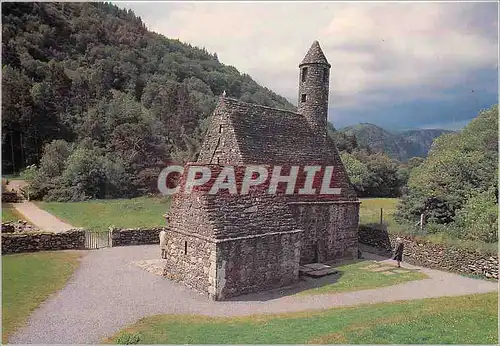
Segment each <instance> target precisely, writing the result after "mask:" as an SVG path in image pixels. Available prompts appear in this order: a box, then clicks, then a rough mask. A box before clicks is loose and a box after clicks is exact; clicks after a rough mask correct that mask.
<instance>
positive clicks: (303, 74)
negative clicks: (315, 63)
mask: <svg viewBox="0 0 500 346" xmlns="http://www.w3.org/2000/svg"><path fill="white" fill-rule="evenodd" d="M306 78H307V67H304V68H303V69H302V82H305V81H306Z"/></svg>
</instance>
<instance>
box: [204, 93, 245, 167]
mask: <svg viewBox="0 0 500 346" xmlns="http://www.w3.org/2000/svg"><path fill="white" fill-rule="evenodd" d="M221 100H222V101H223V99H221ZM240 160H241V153H240V151H239V147H238V142H237V141H236V134H235V133H234V128H233V126H231V120H230V117H229V113H227V112H226V111H225V105H224V103H223V102H222V103H220V104H219V105H218V106H217V108H216V109H215V110H214V114H213V115H212V117H211V118H210V124H209V126H208V129H207V133H206V135H205V138H204V140H203V144H202V147H201V150H200V154H199V156H198V160H197V162H198V163H206V164H209V163H211V164H218V163H220V164H230V163H233V162H239V161H240Z"/></svg>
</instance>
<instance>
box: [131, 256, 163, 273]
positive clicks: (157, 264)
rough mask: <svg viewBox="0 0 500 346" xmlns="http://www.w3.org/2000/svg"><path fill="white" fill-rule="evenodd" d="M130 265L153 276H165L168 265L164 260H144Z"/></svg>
mask: <svg viewBox="0 0 500 346" xmlns="http://www.w3.org/2000/svg"><path fill="white" fill-rule="evenodd" d="M130 263H132V264H133V265H135V266H137V267H139V268H141V269H144V270H146V271H147V272H149V273H151V274H154V275H158V276H163V271H164V270H165V266H166V264H167V262H166V260H164V259H153V260H142V261H135V262H130Z"/></svg>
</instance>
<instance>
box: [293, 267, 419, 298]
mask: <svg viewBox="0 0 500 346" xmlns="http://www.w3.org/2000/svg"><path fill="white" fill-rule="evenodd" d="M382 266H383V267H388V268H390V269H387V270H386V271H385V272H387V271H388V272H391V274H390V275H387V274H384V273H383V272H377V271H371V270H370V269H371V268H369V267H372V268H373V267H377V268H380V267H382ZM335 268H336V269H338V270H339V272H340V276H339V278H338V280H337V281H335V282H333V283H330V284H325V285H323V286H321V287H317V288H312V289H308V290H305V291H302V292H300V293H299V295H304V294H321V293H338V292H347V291H359V290H366V289H371V288H377V287H385V286H392V285H396V284H400V283H403V282H406V281H412V280H422V279H426V278H428V276H427V275H426V274H424V273H421V272H420V271H418V270H410V269H405V268H395V267H389V265H381V264H378V263H376V262H375V261H360V262H357V263H352V264H345V265H339V266H336V267H335ZM394 269H399V270H401V271H405V273H398V272H394Z"/></svg>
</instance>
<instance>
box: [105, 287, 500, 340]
mask: <svg viewBox="0 0 500 346" xmlns="http://www.w3.org/2000/svg"><path fill="white" fill-rule="evenodd" d="M497 304H498V297H497V294H496V293H488V294H478V295H469V296H461V297H452V298H435V299H423V300H414V301H408V302H396V303H384V304H374V305H361V306H357V307H350V308H336V309H329V310H323V311H313V312H310V311H309V312H301V313H290V314H281V315H255V316H249V317H237V318H234V317H233V318H224V317H205V316H189V315H188V316H178V315H158V316H152V317H147V318H143V319H141V320H139V321H138V322H137V323H136V324H134V325H132V326H130V327H128V328H126V329H124V330H122V331H121V332H119V333H117V334H116V335H114V336H112V337H111V338H109V339H107V340H105V342H108V343H140V344H306V343H316V344H339V343H340V344H450V343H454V344H496V343H497V342H498V315H497V306H498V305H497Z"/></svg>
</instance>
